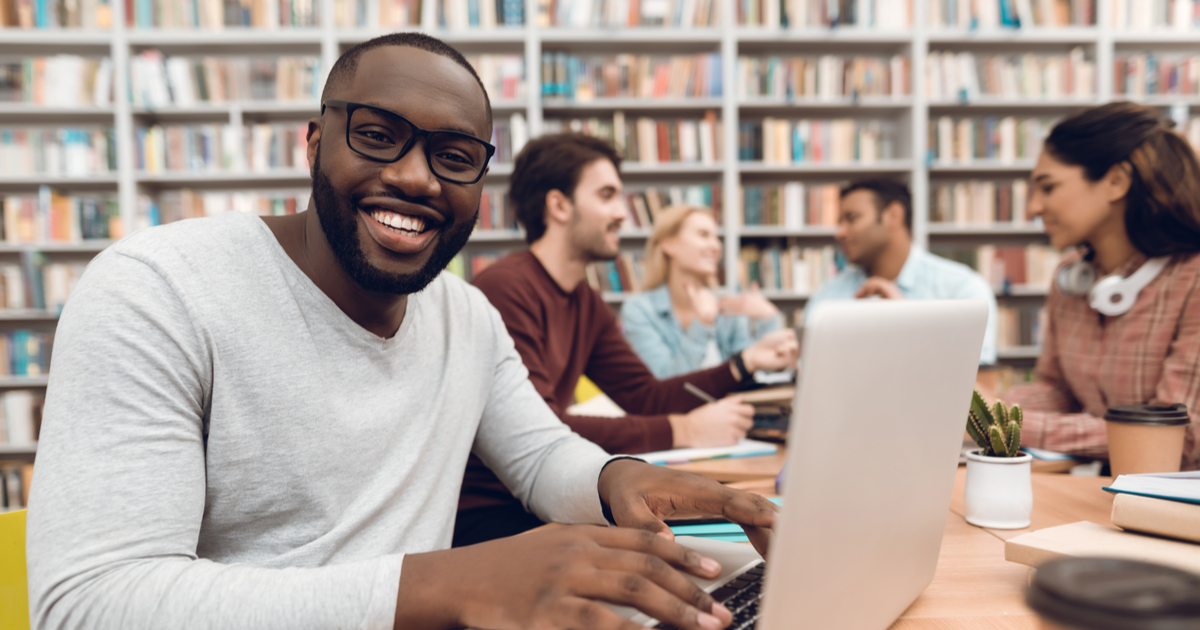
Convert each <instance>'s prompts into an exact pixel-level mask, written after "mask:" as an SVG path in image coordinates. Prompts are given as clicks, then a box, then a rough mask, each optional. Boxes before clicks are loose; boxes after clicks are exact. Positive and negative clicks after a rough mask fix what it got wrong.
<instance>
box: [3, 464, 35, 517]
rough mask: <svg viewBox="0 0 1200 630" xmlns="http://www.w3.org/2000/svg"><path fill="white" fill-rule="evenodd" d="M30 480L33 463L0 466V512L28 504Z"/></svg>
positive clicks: (19, 508)
mask: <svg viewBox="0 0 1200 630" xmlns="http://www.w3.org/2000/svg"><path fill="white" fill-rule="evenodd" d="M32 481H33V464H23V465H9V466H5V467H3V468H0V512H11V511H12V510H23V509H25V506H27V505H29V488H30V483H31V482H32Z"/></svg>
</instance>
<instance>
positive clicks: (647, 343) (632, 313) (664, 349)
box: [621, 285, 783, 379]
mask: <svg viewBox="0 0 1200 630" xmlns="http://www.w3.org/2000/svg"><path fill="white" fill-rule="evenodd" d="M621 326H622V328H623V329H624V331H625V338H626V339H628V340H629V345H631V346H633V350H634V352H636V353H637V354H638V356H639V357H641V358H642V361H644V362H645V363H646V367H648V368H650V371H651V372H653V373H654V376H656V377H658V378H660V379H662V378H670V377H672V376H678V375H680V374H687V373H688V372H694V371H696V370H698V369H700V363H701V362H702V361H703V360H704V355H705V352H706V350H707V348H708V343H709V340H714V339H715V341H716V342H717V350H718V351H720V353H721V359H722V360H725V359H728V358H729V357H730V356H732V355H733V354H734V353H735V352H737V351H739V350H742V349H743V348H746V347H747V346H749V345H751V344H753V343H754V342H755V341H756V340H757V339H759V338H761V337H762V336H763V335H765V334H767V333H769V332H772V331H775V330H779V329H780V328H781V327H782V326H783V316H782V315H776V316H775V317H773V318H771V319H765V320H751V319H750V318H749V317H746V316H744V315H729V316H727V315H717V319H716V321H715V322H713V325H711V326H707V325H705V324H703V323H701V322H699V321H698V320H693V321H692V323H691V325H689V326H688V328H687V330H684V329H683V326H681V325H680V324H679V320H678V319H676V317H675V311H674V310H673V309H672V308H671V294H670V292H669V291H668V289H667V286H666V285H663V286H661V287H659V288H657V289H654V290H651V291H647V292H645V293H641V294H638V295H635V296H633V297H631V298H629V299H628V300H626V301H625V303H624V304H623V305H622V306H621Z"/></svg>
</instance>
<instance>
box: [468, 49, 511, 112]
mask: <svg viewBox="0 0 1200 630" xmlns="http://www.w3.org/2000/svg"><path fill="white" fill-rule="evenodd" d="M465 56H466V58H467V61H468V62H469V63H470V64H471V67H472V68H475V72H476V73H477V74H479V80H480V81H482V82H483V87H484V89H486V90H487V94H488V98H489V99H491V100H492V101H496V100H499V99H503V100H517V99H523V98H525V56H524V55H465Z"/></svg>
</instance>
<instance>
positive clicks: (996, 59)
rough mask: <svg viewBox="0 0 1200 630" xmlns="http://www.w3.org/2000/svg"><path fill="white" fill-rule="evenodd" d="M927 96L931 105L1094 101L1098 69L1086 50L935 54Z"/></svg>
mask: <svg viewBox="0 0 1200 630" xmlns="http://www.w3.org/2000/svg"><path fill="white" fill-rule="evenodd" d="M925 86H926V93H927V96H929V99H930V100H931V101H934V102H935V103H936V102H958V101H973V100H977V99H978V98H979V97H981V96H987V97H992V98H996V99H1004V100H1018V99H1031V100H1056V99H1059V100H1061V99H1081V98H1091V97H1092V96H1094V95H1095V94H1096V63H1095V62H1094V61H1092V60H1090V59H1087V58H1086V56H1085V54H1084V52H1083V49H1082V48H1079V47H1076V48H1072V49H1071V52H1070V53H1069V54H1066V55H1039V54H1035V53H1025V54H1021V55H983V56H980V57H976V56H975V54H974V53H972V52H969V51H961V52H951V51H937V50H934V51H930V53H929V56H928V57H927V58H926V60H925Z"/></svg>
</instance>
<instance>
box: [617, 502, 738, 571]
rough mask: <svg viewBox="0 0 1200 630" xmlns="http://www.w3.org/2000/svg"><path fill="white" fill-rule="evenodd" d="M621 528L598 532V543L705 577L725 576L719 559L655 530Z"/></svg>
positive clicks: (651, 517)
mask: <svg viewBox="0 0 1200 630" xmlns="http://www.w3.org/2000/svg"><path fill="white" fill-rule="evenodd" d="M642 509H643V510H644V517H645V518H646V519H647V520H648V521H653V522H654V523H656V524H657V525H658V526H661V527H662V529H664V530H666V531H667V532H670V531H671V528H669V527H667V525H666V523H663V522H662V521H661V520H660V519H659V518H658V517H656V516H654V515H653V514H651V513H650V510H648V509H646V508H644V507H643V508H642ZM625 520H627V519H625ZM620 525H621V527H617V528H612V527H609V528H607V529H604V530H603V531H601V532H597V534H598V536H597V537H596V541H597V542H599V543H600V544H601V545H603V546H605V547H608V548H611V549H616V550H625V551H635V552H638V553H641V554H647V555H652V556H655V557H657V558H661V559H662V560H665V561H666V562H667V563H669V564H671V565H672V566H675V567H678V568H680V569H683V570H686V571H688V572H689V573H695V574H696V575H699V576H701V577H709V578H711V577H716V576H717V575H719V574H720V573H721V565H720V564H718V563H717V561H716V560H713V559H712V558H707V557H705V556H704V555H703V554H701V553H700V552H698V551H695V550H693V549H688V548H687V547H684V546H683V545H680V544H679V543H676V542H674V540H673V538H665V537H663V536H659V535H657V532H656V531H655V530H654V529H651V528H649V527H642V528H638V527H637V526H636V525H634V524H630V523H626V522H623V523H621V524H620Z"/></svg>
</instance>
